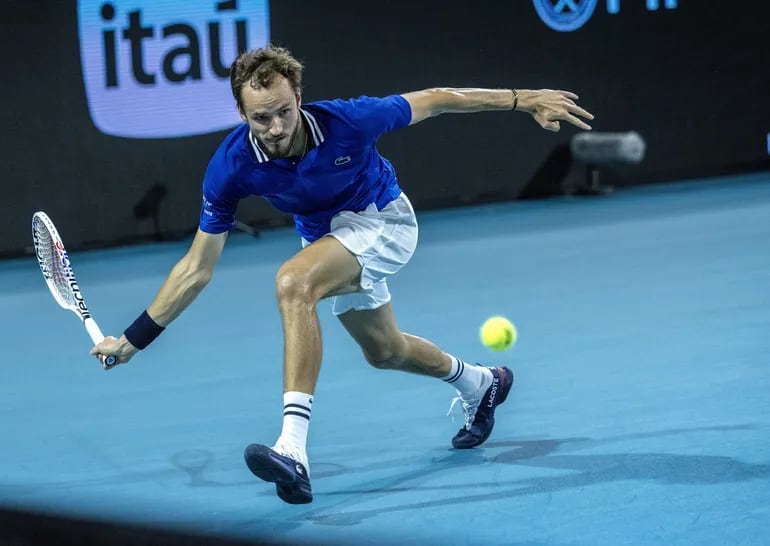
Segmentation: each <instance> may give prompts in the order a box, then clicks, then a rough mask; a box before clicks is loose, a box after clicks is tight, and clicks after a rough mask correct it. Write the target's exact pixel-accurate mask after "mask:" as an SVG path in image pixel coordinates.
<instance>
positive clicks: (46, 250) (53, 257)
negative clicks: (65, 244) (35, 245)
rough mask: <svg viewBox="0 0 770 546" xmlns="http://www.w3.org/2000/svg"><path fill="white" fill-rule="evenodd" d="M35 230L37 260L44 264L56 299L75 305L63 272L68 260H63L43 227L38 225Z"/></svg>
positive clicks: (49, 234) (65, 274)
mask: <svg viewBox="0 0 770 546" xmlns="http://www.w3.org/2000/svg"><path fill="white" fill-rule="evenodd" d="M37 228H38V230H37V234H38V238H39V242H40V252H39V253H38V258H39V259H41V260H42V261H43V263H44V264H45V267H46V270H47V272H48V275H50V280H51V282H52V283H53V286H54V288H55V289H56V292H57V293H58V297H59V298H60V299H61V301H62V302H64V303H66V304H67V305H77V302H76V301H75V296H74V295H73V294H72V290H70V285H69V279H68V278H67V273H66V271H65V265H64V263H65V262H67V263H68V262H69V259H66V260H65V259H64V256H63V255H62V252H61V251H60V250H59V249H58V248H56V242H55V240H54V238H53V237H52V236H51V233H50V231H48V229H47V228H46V227H45V225H41V224H38V226H37Z"/></svg>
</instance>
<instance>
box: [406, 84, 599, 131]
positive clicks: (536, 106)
mask: <svg viewBox="0 0 770 546" xmlns="http://www.w3.org/2000/svg"><path fill="white" fill-rule="evenodd" d="M402 96H403V97H404V98H405V99H406V100H407V102H408V103H409V105H410V106H411V108H412V121H411V122H410V125H414V124H415V123H419V122H421V121H423V120H425V119H428V118H432V117H435V116H438V115H441V114H462V113H470V112H484V111H487V110H520V111H522V112H527V113H529V114H531V115H532V117H533V118H534V119H535V121H536V122H537V123H538V124H539V125H540V126H541V127H542V128H543V129H548V130H549V131H558V130H559V129H560V124H559V122H560V121H567V122H569V123H571V124H572V125H574V126H576V127H579V128H580V129H585V130H591V127H590V126H589V125H588V124H587V123H585V122H584V121H583V120H582V119H580V118H581V117H582V118H585V119H588V120H592V119H594V116H593V115H592V114H591V113H590V112H588V111H586V110H584V109H583V108H581V107H580V106H578V105H577V104H576V103H575V101H576V100H577V99H578V96H577V95H576V94H575V93H571V92H570V91H559V90H553V89H478V88H465V87H458V88H453V87H434V88H431V89H424V90H422V91H414V92H411V93H405V94H404V95H402Z"/></svg>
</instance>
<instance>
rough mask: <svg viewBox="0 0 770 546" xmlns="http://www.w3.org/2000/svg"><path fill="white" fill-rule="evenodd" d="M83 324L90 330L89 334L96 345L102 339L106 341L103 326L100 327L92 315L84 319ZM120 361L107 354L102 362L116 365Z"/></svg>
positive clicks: (107, 364)
mask: <svg viewBox="0 0 770 546" xmlns="http://www.w3.org/2000/svg"><path fill="white" fill-rule="evenodd" d="M83 324H84V325H85V327H86V331H87V332H88V335H89V336H91V341H93V342H94V345H98V344H99V343H101V342H102V341H104V334H103V333H102V330H101V328H99V325H98V324H96V321H95V320H94V319H92V318H91V317H89V318H87V319H85V320H84V321H83ZM117 363H118V359H117V357H115V356H112V355H110V356H106V357H104V358H102V364H104V365H105V366H114V365H115V364H117Z"/></svg>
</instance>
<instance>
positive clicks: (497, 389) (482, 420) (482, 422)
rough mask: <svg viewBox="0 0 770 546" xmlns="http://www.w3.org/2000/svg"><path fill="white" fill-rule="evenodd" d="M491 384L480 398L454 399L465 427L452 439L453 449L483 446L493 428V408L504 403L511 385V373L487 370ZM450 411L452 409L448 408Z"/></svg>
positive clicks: (505, 369) (502, 369)
mask: <svg viewBox="0 0 770 546" xmlns="http://www.w3.org/2000/svg"><path fill="white" fill-rule="evenodd" d="M489 370H490V371H491V372H492V384H491V385H490V386H489V388H488V389H487V390H486V391H485V392H484V395H483V396H482V397H481V398H471V399H468V400H466V399H463V398H455V399H454V401H453V402H452V406H454V403H455V402H457V401H458V400H460V401H461V402H462V406H463V412H464V413H465V426H464V427H463V428H461V429H460V431H459V432H458V433H457V434H456V435H455V437H454V438H452V445H453V446H454V448H455V449H470V448H472V447H476V446H478V445H481V444H483V443H484V442H485V441H486V440H487V438H489V435H490V434H492V428H494V426H495V408H496V407H497V406H499V405H500V404H502V403H503V402H505V399H506V398H508V393H509V392H510V391H511V386H512V385H513V372H512V371H511V370H509V369H508V368H506V367H501V368H489ZM449 411H450V412H451V411H452V408H449Z"/></svg>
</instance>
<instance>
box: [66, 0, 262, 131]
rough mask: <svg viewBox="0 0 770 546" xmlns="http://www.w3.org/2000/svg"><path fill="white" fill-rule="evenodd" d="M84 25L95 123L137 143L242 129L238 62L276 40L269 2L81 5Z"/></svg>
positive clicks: (160, 0)
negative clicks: (234, 89)
mask: <svg viewBox="0 0 770 546" xmlns="http://www.w3.org/2000/svg"><path fill="white" fill-rule="evenodd" d="M78 24H79V28H80V58H81V62H82V65H83V81H84V82H85V89H86V97H87V99H88V109H89V112H90V114H91V119H92V120H93V122H94V124H95V125H96V127H97V128H98V129H99V130H100V131H102V132H103V133H106V134H108V135H114V136H121V137H129V138H171V137H181V136H190V135H196V134H202V133H210V132H213V131H219V130H223V129H227V128H229V127H233V126H235V125H237V124H238V123H239V122H240V118H239V117H238V113H237V111H236V109H235V103H234V101H233V98H232V95H231V92H230V64H231V63H232V62H233V60H235V57H236V56H237V55H238V54H239V53H240V52H241V51H244V50H247V49H251V48H254V47H260V46H263V45H265V44H267V43H268V42H269V41H270V36H269V26H270V18H269V7H268V0H229V1H227V2H215V1H214V0H185V1H184V2H179V1H178V0H144V1H138V0H133V1H131V0H80V1H79V2H78Z"/></svg>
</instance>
